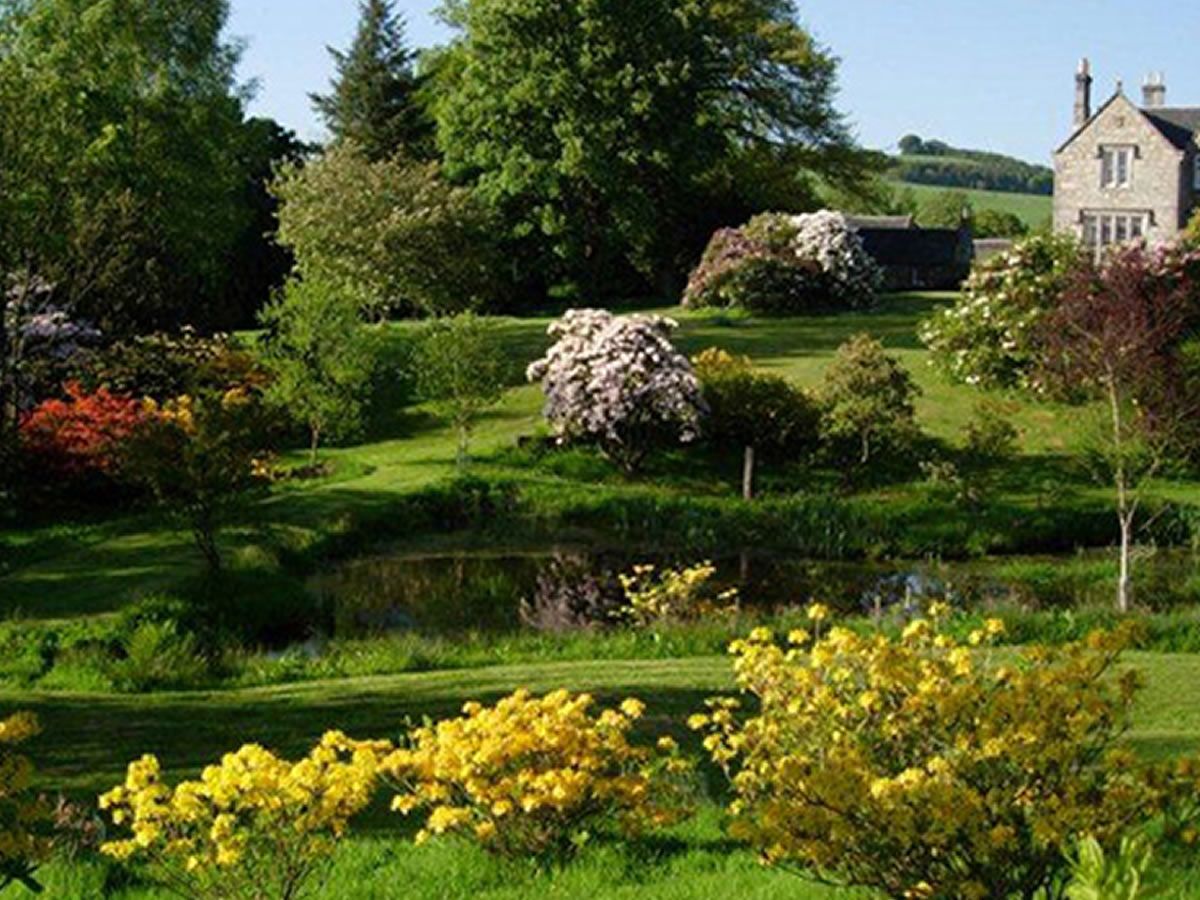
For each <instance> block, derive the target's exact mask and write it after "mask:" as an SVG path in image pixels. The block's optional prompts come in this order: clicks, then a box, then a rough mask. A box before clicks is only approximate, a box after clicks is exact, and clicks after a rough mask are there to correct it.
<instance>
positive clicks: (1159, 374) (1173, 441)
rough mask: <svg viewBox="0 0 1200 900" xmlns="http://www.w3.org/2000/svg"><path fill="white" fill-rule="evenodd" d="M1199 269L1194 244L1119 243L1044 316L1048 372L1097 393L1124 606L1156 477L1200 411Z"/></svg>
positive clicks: (1093, 444) (1096, 461)
mask: <svg viewBox="0 0 1200 900" xmlns="http://www.w3.org/2000/svg"><path fill="white" fill-rule="evenodd" d="M1173 253H1182V254H1183V255H1182V257H1173V255H1172V254H1173ZM1189 260H1190V261H1189ZM1198 272H1200V253H1197V252H1196V251H1186V250H1182V251H1173V252H1172V253H1168V254H1166V255H1157V256H1155V255H1154V254H1153V251H1147V250H1146V249H1144V248H1142V247H1139V246H1133V247H1128V248H1124V249H1120V250H1116V251H1113V252H1112V253H1111V254H1110V255H1109V256H1108V257H1106V258H1105V259H1104V260H1103V261H1102V262H1101V263H1100V264H1099V266H1095V267H1094V266H1091V265H1082V266H1080V267H1078V268H1077V269H1076V271H1075V273H1074V275H1073V277H1072V278H1071V280H1070V282H1069V284H1068V286H1067V289H1066V290H1065V292H1064V293H1063V296H1062V298H1061V300H1060V301H1059V303H1058V305H1057V307H1056V308H1055V309H1054V310H1052V311H1051V312H1050V313H1049V314H1048V315H1047V316H1046V318H1045V319H1044V321H1043V324H1042V329H1041V330H1042V338H1041V339H1042V342H1043V346H1044V347H1045V355H1044V360H1043V363H1042V367H1041V378H1043V379H1044V380H1045V382H1046V383H1047V384H1048V385H1049V386H1050V387H1052V388H1057V390H1058V391H1059V392H1060V393H1063V394H1072V395H1075V396H1077V397H1079V396H1082V397H1084V398H1087V399H1093V400H1096V401H1099V409H1100V410H1101V412H1099V413H1098V415H1097V419H1096V427H1094V428H1093V429H1092V432H1091V434H1090V436H1089V441H1088V445H1087V447H1086V448H1085V450H1086V451H1087V454H1088V457H1089V459H1090V461H1091V462H1092V463H1093V468H1094V470H1095V471H1096V473H1097V475H1099V476H1100V477H1102V478H1103V479H1104V480H1106V481H1107V482H1108V483H1109V484H1110V485H1111V486H1112V488H1113V491H1114V504H1115V507H1116V514H1117V523H1118V525H1119V528H1120V555H1119V559H1120V574H1119V577H1118V580H1117V607H1118V609H1120V610H1121V611H1122V612H1126V611H1128V610H1129V609H1130V607H1131V605H1132V601H1133V587H1132V565H1133V555H1132V549H1133V543H1134V540H1135V537H1136V532H1135V526H1136V523H1137V520H1138V515H1139V513H1140V511H1141V510H1142V508H1143V506H1144V500H1145V496H1146V492H1147V489H1148V486H1149V483H1150V482H1151V480H1152V479H1153V478H1154V477H1155V476H1156V475H1158V474H1160V473H1161V472H1162V470H1163V468H1164V467H1165V466H1166V465H1167V464H1168V463H1169V462H1170V461H1171V460H1172V458H1174V457H1177V456H1179V455H1181V454H1182V453H1183V452H1185V451H1186V449H1187V447H1186V443H1187V442H1186V441H1185V437H1186V436H1187V435H1188V434H1189V433H1190V431H1191V428H1192V427H1193V426H1192V423H1193V421H1194V419H1195V417H1196V415H1197V413H1200V379H1198V377H1197V372H1196V371H1195V366H1194V364H1193V363H1191V362H1190V359H1189V357H1190V356H1192V355H1194V354H1190V353H1188V352H1186V351H1185V349H1184V341H1185V338H1186V337H1187V336H1188V334H1189V333H1190V331H1191V329H1192V328H1194V327H1195V325H1196V315H1197V311H1196V303H1195V300H1196V299H1197V297H1196V295H1197V288H1198V284H1197V281H1196V279H1195V275H1196V274H1197V273H1198Z"/></svg>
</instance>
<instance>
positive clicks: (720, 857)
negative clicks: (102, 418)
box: [0, 654, 1200, 900]
mask: <svg viewBox="0 0 1200 900" xmlns="http://www.w3.org/2000/svg"><path fill="white" fill-rule="evenodd" d="M1129 661H1130V663H1131V664H1133V665H1135V666H1136V667H1137V668H1139V669H1140V670H1142V671H1143V673H1144V674H1145V677H1146V684H1147V686H1146V689H1145V691H1144V693H1143V695H1142V697H1141V699H1140V702H1139V705H1138V707H1137V711H1136V717H1135V722H1134V727H1133V729H1132V730H1131V732H1130V733H1129V741H1130V742H1131V744H1132V745H1133V746H1134V747H1135V748H1136V749H1137V750H1138V751H1139V752H1140V753H1143V754H1145V755H1146V756H1149V757H1162V756H1165V755H1173V754H1178V753H1186V752H1195V751H1197V750H1200V656H1192V655H1164V654H1133V655H1131V657H1130V660H1129ZM730 683H731V681H730V668H729V662H728V660H725V659H722V658H704V659H689V660H664V661H657V662H617V663H613V662H579V663H569V664H550V665H539V666H524V667H512V666H508V667H498V668H492V669H486V670H478V671H472V672H439V673H427V674H415V675H401V676H389V677H382V678H367V679H354V680H342V681H336V682H326V683H312V684H305V685H301V686H289V687H284V688H271V689H265V690H243V691H228V692H219V693H203V694H174V695H172V694H161V695H154V696H145V697H118V696H71V695H45V694H36V695H32V696H31V695H29V694H21V695H14V694H11V693H9V694H0V709H8V708H13V707H17V706H19V707H21V708H30V709H33V710H35V711H36V712H38V714H39V715H40V716H41V717H42V719H43V721H44V723H45V726H46V732H45V734H43V735H42V736H41V737H39V738H37V739H36V741H35V742H34V743H32V744H31V745H30V751H31V753H32V754H33V755H34V756H35V757H36V759H37V762H38V765H39V783H40V784H41V785H42V786H43V787H45V788H46V789H48V790H60V789H62V790H67V791H69V792H70V793H71V794H72V795H75V796H78V797H80V798H87V797H90V796H92V795H94V794H96V793H98V792H99V791H101V790H103V789H105V788H106V787H108V786H110V785H111V784H113V783H115V782H116V781H118V780H119V779H120V778H121V776H122V774H123V767H124V764H125V763H126V762H127V761H129V760H131V759H134V758H136V757H138V756H140V755H141V754H142V753H146V752H153V753H156V754H158V755H159V756H160V757H161V759H162V761H163V764H164V766H166V767H167V768H168V769H169V770H170V771H171V773H172V774H173V775H174V776H184V775H191V774H194V773H195V772H196V771H197V769H198V768H199V767H200V766H202V765H203V764H204V763H206V762H207V761H210V760H213V759H215V758H216V757H218V756H219V755H220V754H221V753H222V752H223V751H226V750H229V749H232V748H234V747H236V746H238V745H240V744H241V743H243V742H245V741H259V742H262V743H264V744H266V745H268V746H270V747H272V748H273V749H277V750H280V751H282V752H286V753H289V754H299V753H301V752H302V751H304V750H305V749H307V747H308V746H309V745H310V744H311V743H312V742H313V741H314V740H315V739H316V738H317V737H318V736H319V735H320V734H321V733H322V732H323V731H324V730H325V729H327V728H330V727H337V728H342V729H345V730H346V731H348V732H349V733H351V734H354V735H359V736H385V737H394V736H395V735H396V734H397V733H398V732H399V731H400V730H401V729H402V723H403V722H404V720H405V719H406V718H413V719H420V718H421V717H423V716H426V715H429V716H434V717H437V716H442V715H447V714H453V713H454V712H456V711H457V709H458V708H459V706H460V705H461V704H462V703H463V702H464V701H465V700H467V699H476V698H478V699H491V698H495V697H497V696H499V695H502V694H504V693H507V692H509V691H511V690H512V689H514V688H516V687H519V686H525V687H529V688H531V689H534V690H538V691H541V690H549V689H552V688H555V687H563V686H566V687H569V688H572V689H575V690H588V691H593V692H595V693H596V694H597V695H598V696H600V697H601V698H603V699H608V700H615V699H620V698H623V697H625V696H628V695H631V694H632V695H639V696H642V697H644V698H645V699H646V700H647V702H648V707H649V711H648V724H649V727H652V728H655V730H658V729H659V728H671V729H672V730H675V731H676V732H677V733H681V726H680V722H681V721H682V719H683V718H685V717H686V715H687V714H688V713H689V712H691V711H694V710H696V709H697V707H699V706H700V705H701V703H702V701H703V698H705V697H706V696H709V695H711V694H712V693H713V692H714V691H723V690H726V689H728V688H729V687H730ZM689 746H691V748H692V749H695V748H694V744H689ZM717 783H718V782H717V781H716V780H715V779H714V780H712V781H711V782H710V793H709V795H708V799H706V800H704V802H703V803H702V806H701V814H700V816H699V817H698V818H697V819H696V820H695V821H693V822H691V823H688V824H687V825H684V826H681V827H680V828H679V829H677V830H676V831H674V832H672V834H671V836H670V839H668V840H662V841H658V842H651V843H649V844H646V845H641V846H634V847H620V846H618V845H612V844H606V843H604V842H599V843H598V844H597V845H596V846H595V847H590V848H588V849H587V850H586V851H585V852H584V854H583V857H582V859H581V860H580V861H579V863H578V864H577V865H576V866H573V867H571V868H568V869H567V870H565V871H563V872H559V873H549V874H547V873H537V872H534V871H532V870H531V869H530V868H529V867H527V866H521V865H518V866H504V865H501V864H499V863H497V862H495V861H493V860H489V859H487V858H486V857H484V856H482V855H481V854H478V853H477V852H475V851H473V850H469V849H466V848H462V847H458V846H453V845H445V844H436V843H435V844H434V845H432V846H429V847H424V848H420V849H415V848H411V847H409V846H408V845H407V843H406V838H405V836H404V834H403V829H402V827H401V826H400V825H399V824H398V823H397V822H396V821H395V820H394V819H392V818H391V817H389V816H387V815H386V814H372V815H371V816H369V817H368V819H367V821H366V822H364V823H363V826H362V828H361V830H360V835H359V837H358V838H356V839H354V840H352V841H351V843H350V845H349V846H348V847H346V848H345V849H344V850H343V851H342V852H341V853H340V854H339V857H338V861H337V870H336V873H335V879H334V883H335V884H336V887H332V888H330V890H329V891H328V892H326V893H325V894H324V895H323V896H327V897H349V896H354V897H401V896H403V897H428V898H434V897H446V898H449V897H462V896H467V895H472V894H476V895H479V896H483V897H489V898H502V897H514V898H515V897H520V896H528V895H529V894H530V893H535V894H537V895H540V896H554V897H564V898H574V897H580V898H584V897H613V898H618V897H626V896H636V897H639V898H660V897H661V898H702V897H709V896H712V895H713V893H714V892H715V891H718V890H719V891H721V892H722V893H724V894H725V895H727V896H737V897H763V898H767V897H797V896H798V897H808V896H812V897H825V896H836V895H837V894H836V892H830V891H827V890H824V889H821V888H818V887H816V886H811V885H806V883H805V882H802V881H799V880H797V879H796V878H795V877H794V876H790V875H787V874H783V873H778V872H770V871H765V870H762V869H761V868H760V867H758V866H757V865H756V864H755V863H754V861H753V859H752V857H751V855H750V854H749V853H747V852H746V851H744V850H741V849H738V848H736V845H732V844H730V843H729V842H727V841H725V840H724V839H723V837H722V832H721V828H720V816H719V813H718V809H717V807H718V803H719V800H718V798H717V795H716V794H715V793H713V791H715V790H716V785H717ZM1173 867H1174V866H1173ZM48 876H49V887H50V896H54V897H70V898H80V900H82V898H85V897H97V896H105V897H114V898H115V897H121V898H132V897H143V896H146V897H149V896H160V895H156V894H152V893H150V892H143V891H142V890H140V889H131V890H129V891H126V890H119V889H117V888H114V887H111V886H110V887H105V886H104V879H105V877H106V876H105V872H104V870H103V869H102V867H101V866H99V865H97V864H94V863H87V864H78V865H73V866H68V865H65V864H56V865H55V866H53V867H52V868H51V869H50V870H49V872H48ZM109 877H111V873H109ZM1191 877H1192V873H1191V871H1190V869H1188V868H1184V867H1181V868H1180V870H1179V871H1178V872H1177V873H1176V874H1175V876H1174V883H1176V884H1178V885H1181V886H1185V885H1187V884H1189V883H1190V880H1189V879H1190V878H1191ZM1181 890H1185V888H1183V887H1181ZM1176 896H1189V895H1188V894H1186V893H1180V894H1178V895H1176Z"/></svg>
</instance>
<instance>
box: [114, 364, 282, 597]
mask: <svg viewBox="0 0 1200 900" xmlns="http://www.w3.org/2000/svg"><path fill="white" fill-rule="evenodd" d="M145 411H146V417H145V420H144V421H143V423H142V424H141V425H140V426H139V427H138V429H137V431H135V432H134V434H133V435H132V436H131V437H130V438H129V439H128V440H127V442H126V445H125V463H124V466H123V470H124V472H125V474H126V476H127V477H128V478H129V479H130V480H131V481H133V482H135V483H137V484H139V485H141V486H142V487H144V488H146V489H147V490H148V491H149V492H150V493H151V494H152V495H153V497H154V498H155V500H156V501H158V503H159V505H161V506H162V507H163V508H164V509H165V510H166V511H167V512H169V513H171V514H173V515H175V516H176V517H178V518H179V519H180V521H181V522H182V523H183V524H184V525H186V526H187V528H188V529H189V530H190V531H191V533H192V537H193V539H194V540H195V543H196V548H197V549H198V550H199V551H200V554H201V556H203V557H204V561H205V563H206V564H207V566H208V571H209V572H210V573H216V572H218V571H220V569H221V564H222V558H221V551H220V547H219V545H218V542H217V537H218V535H219V533H220V530H221V527H222V526H223V525H224V524H225V523H226V521H227V520H228V517H229V515H230V513H231V512H232V511H233V509H235V508H236V507H237V505H238V504H239V503H240V502H241V501H242V500H244V499H245V497H246V496H247V495H248V494H249V493H250V492H251V491H252V490H253V489H254V488H255V487H258V486H261V485H262V484H263V483H264V481H265V479H266V471H265V469H266V465H265V462H266V458H267V456H268V449H267V445H268V442H269V432H270V427H269V422H268V418H267V416H266V415H265V410H264V408H263V404H262V403H261V402H259V398H258V397H257V395H256V394H254V393H252V392H250V391H248V390H246V389H244V388H234V389H233V390H229V391H226V392H224V393H219V392H215V391H210V392H205V393H200V394H196V395H195V396H192V395H185V396H182V397H179V398H177V399H174V400H170V401H167V402H166V403H162V404H158V403H155V402H154V401H151V400H147V401H146V410H145Z"/></svg>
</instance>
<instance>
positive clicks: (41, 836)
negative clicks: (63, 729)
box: [0, 713, 50, 893]
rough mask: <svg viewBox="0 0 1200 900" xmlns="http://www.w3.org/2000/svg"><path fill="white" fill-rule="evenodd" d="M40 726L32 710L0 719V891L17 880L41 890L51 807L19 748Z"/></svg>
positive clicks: (47, 849)
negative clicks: (39, 873) (36, 789)
mask: <svg viewBox="0 0 1200 900" xmlns="http://www.w3.org/2000/svg"><path fill="white" fill-rule="evenodd" d="M40 730H41V729H40V727H39V726H38V721H37V719H36V718H35V717H34V716H33V715H32V714H30V713H16V714H15V715H12V716H10V717H8V718H7V719H0V893H3V891H4V889H5V888H6V887H8V886H9V885H10V884H13V883H14V882H15V883H20V884H23V885H25V886H26V887H28V888H29V889H30V890H32V891H39V890H40V888H38V886H37V883H36V882H35V881H34V879H33V873H34V871H35V870H36V869H37V867H38V865H39V864H40V863H41V862H43V861H44V860H45V859H46V857H47V856H48V855H49V854H50V839H49V820H50V811H49V810H48V809H47V808H46V805H45V804H44V803H42V801H41V800H39V799H38V798H37V797H35V796H34V795H33V793H32V791H31V788H30V783H31V781H32V779H33V764H32V763H31V762H30V761H29V759H28V758H27V757H25V756H23V755H21V754H19V753H17V752H16V748H17V747H18V746H20V745H21V744H23V743H25V742H26V741H27V740H29V739H30V738H31V737H34V736H35V735H36V734H38V732H39V731H40Z"/></svg>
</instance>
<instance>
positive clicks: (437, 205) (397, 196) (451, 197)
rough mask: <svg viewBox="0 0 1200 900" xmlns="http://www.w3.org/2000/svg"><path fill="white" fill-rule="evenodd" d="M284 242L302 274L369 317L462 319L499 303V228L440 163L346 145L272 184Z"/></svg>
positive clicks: (288, 171) (288, 169)
mask: <svg viewBox="0 0 1200 900" xmlns="http://www.w3.org/2000/svg"><path fill="white" fill-rule="evenodd" d="M273 190H274V193H275V195H276V196H277V197H278V198H279V200H280V202H281V204H282V206H281V208H280V212H279V239H280V241H281V242H283V244H285V245H286V246H288V247H290V248H291V250H292V252H294V253H295V256H296V266H297V269H298V271H299V273H300V274H301V275H302V276H303V277H304V278H305V279H307V280H310V281H320V282H322V283H323V284H326V285H329V286H330V287H331V288H336V289H337V290H338V291H339V292H340V293H342V294H344V295H345V296H347V297H350V298H352V299H354V300H355V301H356V302H357V303H358V305H359V307H360V308H361V309H362V311H363V312H364V314H365V315H367V316H368V317H369V318H372V319H382V318H384V317H386V316H387V315H388V314H389V313H393V312H401V313H409V314H411V313H413V312H421V313H425V314H436V313H447V312H457V311H460V310H463V309H468V308H472V307H476V306H480V305H483V304H485V303H487V302H489V301H491V300H493V299H494V298H495V297H496V295H497V290H498V284H497V282H498V279H497V275H496V272H497V270H498V269H499V268H500V266H501V264H500V261H499V260H498V259H497V257H496V255H495V253H494V247H495V244H494V240H493V239H494V234H493V226H492V222H491V219H490V217H489V216H488V214H487V212H486V211H485V210H484V209H483V208H482V207H481V206H480V205H479V204H478V203H477V202H476V200H475V198H474V196H473V195H472V194H471V192H470V191H468V190H465V189H463V188H458V187H454V186H452V185H450V184H448V183H447V182H446V181H444V180H443V179H442V177H441V172H440V169H439V167H438V164H437V163H433V162H429V163H414V162H411V161H408V160H405V159H403V158H401V157H395V158H392V159H388V160H382V161H372V160H371V159H370V158H369V157H368V156H367V155H366V154H365V153H364V152H363V151H362V150H361V149H360V148H358V147H357V146H356V145H355V144H353V143H351V142H349V141H344V142H342V143H339V144H336V145H334V146H333V147H331V148H330V149H329V150H328V151H327V152H326V153H325V155H324V156H322V157H321V158H320V159H317V160H313V161H312V162H310V163H308V164H307V165H305V166H303V167H301V166H294V165H293V166H285V167H284V168H283V169H282V171H281V173H280V176H279V178H278V179H277V180H276V182H275V185H274V188H273Z"/></svg>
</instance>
